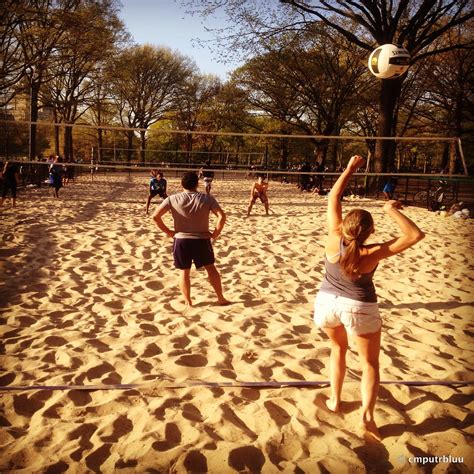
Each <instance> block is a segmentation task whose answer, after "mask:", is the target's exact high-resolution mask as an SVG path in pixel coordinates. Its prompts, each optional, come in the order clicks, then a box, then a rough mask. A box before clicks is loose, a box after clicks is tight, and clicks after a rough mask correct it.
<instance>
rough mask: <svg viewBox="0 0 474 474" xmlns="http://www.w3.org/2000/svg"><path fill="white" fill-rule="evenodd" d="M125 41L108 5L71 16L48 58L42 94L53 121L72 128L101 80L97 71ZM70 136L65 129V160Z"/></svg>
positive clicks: (83, 9) (69, 153)
mask: <svg viewBox="0 0 474 474" xmlns="http://www.w3.org/2000/svg"><path fill="white" fill-rule="evenodd" d="M78 38H80V41H78V40H77V39H78ZM125 38H126V35H125V34H124V32H123V24H122V22H121V21H120V20H119V18H118V17H117V15H116V11H115V9H114V7H113V5H111V4H110V2H108V1H102V2H94V3H91V4H86V5H81V6H80V7H79V8H78V9H77V10H76V11H75V12H74V15H73V16H72V17H71V18H70V20H69V21H68V23H67V24H65V25H64V32H63V35H62V37H61V39H60V41H59V42H58V43H57V45H56V51H55V53H54V54H53V55H52V56H51V59H50V67H49V69H48V72H49V74H50V76H51V78H50V80H49V81H48V82H46V83H45V84H44V87H43V88H42V93H41V98H42V100H43V103H44V104H45V105H48V106H50V107H53V108H54V111H55V116H56V121H59V122H63V123H64V124H74V123H75V122H76V121H77V120H78V119H79V118H80V117H81V116H82V115H83V114H84V113H85V112H86V111H87V109H88V108H89V107H90V106H91V105H92V103H93V91H94V89H95V84H94V81H95V80H97V79H99V80H100V76H99V75H98V70H99V69H100V67H101V65H102V64H103V63H104V62H105V60H106V59H107V57H108V56H109V55H110V54H111V53H112V51H113V48H114V46H115V45H116V44H118V43H119V42H121V41H123V40H124V39H125ZM72 132H73V129H72V127H69V126H67V125H66V126H65V128H64V156H65V159H66V160H69V159H72V158H73V133H72ZM56 147H57V148H59V147H58V145H56Z"/></svg>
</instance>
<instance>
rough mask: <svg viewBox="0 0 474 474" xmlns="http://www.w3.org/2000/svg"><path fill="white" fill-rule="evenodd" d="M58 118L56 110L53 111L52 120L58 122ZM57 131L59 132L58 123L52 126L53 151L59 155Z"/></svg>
mask: <svg viewBox="0 0 474 474" xmlns="http://www.w3.org/2000/svg"><path fill="white" fill-rule="evenodd" d="M58 121H59V118H58V113H57V112H56V110H55V111H54V122H55V123H58ZM59 132H60V127H59V125H55V126H54V153H55V154H56V155H59Z"/></svg>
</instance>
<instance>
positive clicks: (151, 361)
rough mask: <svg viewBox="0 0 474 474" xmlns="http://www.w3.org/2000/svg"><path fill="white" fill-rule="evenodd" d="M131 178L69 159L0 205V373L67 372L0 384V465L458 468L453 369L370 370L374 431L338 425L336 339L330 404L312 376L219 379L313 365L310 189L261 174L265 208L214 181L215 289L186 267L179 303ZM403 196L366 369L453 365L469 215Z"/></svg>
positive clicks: (322, 357) (313, 368)
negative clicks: (415, 203) (375, 344)
mask: <svg viewBox="0 0 474 474" xmlns="http://www.w3.org/2000/svg"><path fill="white" fill-rule="evenodd" d="M147 182H148V178H147V177H146V176H145V175H143V176H141V177H139V176H135V177H132V178H130V177H128V176H121V177H115V178H111V177H104V176H99V177H98V178H96V180H95V181H94V182H93V183H91V181H90V178H88V177H84V178H82V179H79V180H77V182H76V183H74V184H73V185H71V186H68V187H66V188H65V189H62V190H61V198H60V199H59V200H54V199H53V197H52V195H51V194H52V193H51V192H50V190H49V189H46V188H42V189H37V190H34V189H30V190H27V191H24V192H23V193H22V194H21V198H20V202H19V206H18V207H17V210H16V213H13V211H12V209H11V208H9V207H6V206H5V207H4V208H3V209H2V210H0V218H1V228H0V238H1V245H2V248H1V253H0V257H1V261H0V264H1V267H0V281H1V290H0V305H1V306H0V309H1V313H2V316H1V323H2V324H1V333H2V349H1V362H2V363H1V367H2V368H1V372H0V385H1V386H3V387H5V386H9V385H10V386H13V385H14V386H25V387H27V386H32V385H47V386H67V387H63V388H62V389H55V390H52V389H30V390H26V389H24V390H16V391H7V390H5V389H4V388H2V389H1V390H0V394H1V399H0V423H1V425H2V430H1V432H0V472H2V473H3V472H22V473H23V472H24V473H33V472H34V473H40V472H41V473H43V472H44V473H59V472H67V473H76V472H78V473H81V472H104V473H108V472H120V473H136V472H140V473H141V472H147V473H158V472H160V473H165V472H178V473H181V472H183V473H185V472H212V473H219V474H221V473H227V472H229V473H233V472H263V473H303V472H304V473H311V474H313V473H328V472H329V473H337V474H339V473H358V472H361V473H362V472H374V473H383V472H389V471H391V472H409V473H411V472H413V473H415V472H433V473H435V474H437V473H443V472H463V473H464V472H465V473H468V472H469V473H471V472H473V471H474V454H473V453H474V451H473V449H472V445H473V438H472V435H473V431H474V430H473V418H472V407H473V398H472V386H440V385H429V386H422V387H413V386H405V385H399V384H387V385H382V386H381V389H380V394H379V402H378V405H377V409H376V421H377V424H378V425H379V427H380V431H381V433H382V435H383V436H384V439H383V442H382V443H380V444H371V443H367V442H366V441H364V439H363V438H361V437H360V434H359V433H358V430H357V426H358V420H359V408H360V394H359V384H358V380H359V379H360V375H361V371H360V367H359V363H358V358H357V354H356V352H355V350H354V348H353V347H351V350H350V352H349V353H348V371H347V378H346V380H347V383H346V385H345V388H344V401H345V402H344V404H343V406H342V413H341V414H339V415H334V414H330V413H328V412H326V411H325V410H324V409H322V408H321V406H322V400H323V399H324V397H325V396H327V394H328V393H329V390H328V388H327V386H319V387H292V386H290V387H280V388H279V387H269V388H257V387H229V386H222V383H225V384H227V385H228V384H229V383H237V382H242V381H244V382H265V381H283V382H291V381H293V382H294V381H297V382H301V381H325V380H327V378H328V369H327V362H328V355H329V345H328V341H327V339H326V337H325V336H324V335H323V334H322V333H321V332H320V331H319V330H318V329H317V328H315V326H314V324H313V321H312V303H313V299H314V295H315V293H316V292H317V289H318V288H319V285H320V282H321V278H322V274H323V245H324V237H325V233H326V224H325V205H326V201H325V199H324V198H323V197H315V196H312V195H306V194H300V193H298V192H297V191H296V189H295V187H294V186H289V185H282V184H277V183H271V185H270V191H269V196H270V205H271V210H272V214H271V216H270V217H265V216H264V215H263V214H264V212H263V207H262V205H261V204H259V203H257V204H256V206H255V208H254V215H252V216H251V217H250V218H248V219H246V218H245V217H244V216H245V209H246V205H247V199H248V195H249V190H250V186H251V182H250V181H244V180H241V181H223V180H216V181H215V182H214V186H213V193H214V195H215V196H216V198H217V199H218V201H219V202H220V204H221V205H222V207H223V209H224V210H225V211H226V212H227V214H228V222H227V225H226V227H225V229H224V232H223V234H222V236H221V238H220V239H219V240H218V241H217V242H216V244H215V252H216V257H217V263H218V268H219V269H220V272H221V275H222V281H223V286H224V290H225V295H226V297H227V298H228V299H230V300H231V301H232V302H233V304H232V305H230V306H228V307H219V306H217V305H216V304H215V298H214V295H213V293H212V291H211V288H210V286H209V284H208V282H207V281H206V280H205V278H204V275H203V273H202V272H198V271H196V270H193V272H192V282H193V299H194V302H195V307H193V308H191V309H189V310H187V311H184V305H183V303H182V300H181V297H180V293H179V289H178V286H177V272H176V271H175V270H174V268H173V262H172V255H171V247H172V241H171V240H170V239H168V238H166V237H165V236H164V235H162V234H160V233H159V232H158V231H157V229H156V228H155V227H154V226H153V225H152V222H151V220H150V218H149V217H148V218H147V217H145V215H144V205H145V196H146V192H147ZM169 188H170V191H171V192H177V191H179V190H180V188H179V185H178V181H177V180H176V179H170V180H169ZM382 204H383V203H382V202H381V201H379V202H376V201H374V200H358V201H357V202H355V201H354V202H351V201H347V202H345V203H344V209H345V210H347V209H350V208H353V207H364V208H366V209H368V210H370V211H371V212H372V213H373V214H374V219H375V222H376V239H377V240H384V239H387V238H389V237H390V236H393V235H395V234H396V232H397V229H396V226H395V225H394V223H393V222H392V221H390V220H389V219H388V218H387V217H386V216H385V215H384V214H383V213H382ZM156 206H157V202H156V203H154V204H153V207H152V209H155V208H156ZM406 212H407V214H408V215H409V216H410V217H411V218H413V219H414V220H415V221H416V222H417V223H418V224H419V226H420V227H421V228H422V229H423V230H424V231H425V232H426V233H427V237H426V238H425V240H423V241H422V242H421V243H420V244H419V245H418V246H416V247H415V248H413V249H410V250H408V251H406V252H405V253H404V254H402V255H399V256H396V257H394V258H393V259H390V260H386V261H384V262H383V263H382V264H381V265H380V266H379V268H378V270H377V272H376V275H375V282H376V286H377V288H378V294H379V301H380V307H381V310H382V313H383V318H384V329H383V339H382V353H381V357H380V363H381V378H382V380H384V381H422V380H429V381H432V380H434V381H469V380H471V381H472V380H473V379H474V377H473V375H472V366H473V351H472V347H473V346H472V335H473V332H474V328H473V324H472V315H473V306H474V294H473V288H474V283H473V279H472V274H473V273H472V270H473V267H472V255H473V240H472V235H473V228H474V226H473V222H472V220H471V221H464V220H457V219H454V218H444V217H441V216H436V215H434V214H433V213H429V212H428V211H426V210H423V209H416V208H408V209H407V210H406ZM196 381H205V382H213V383H215V385H214V386H204V387H203V386H193V385H192V383H193V382H196ZM118 384H137V386H136V387H132V388H127V387H121V388H117V387H114V386H116V385H118ZM219 384H221V386H220V385H219ZM87 385H92V386H94V385H109V386H110V389H108V390H102V389H101V390H81V389H80V388H81V387H84V386H87ZM173 385H179V386H180V387H179V388H177V387H173ZM71 386H80V387H76V388H68V387H71ZM435 456H438V457H441V460H440V459H438V460H436V459H434V457H435ZM443 456H444V457H445V458H443ZM414 457H419V458H422V457H430V458H431V461H434V462H429V461H430V460H428V461H426V460H425V461H426V462H427V464H425V465H424V466H423V465H422V464H421V463H422V462H423V461H422V460H421V459H418V462H415V461H416V460H415V459H413V458H414ZM460 458H462V462H459V463H455V462H453V461H459V460H460Z"/></svg>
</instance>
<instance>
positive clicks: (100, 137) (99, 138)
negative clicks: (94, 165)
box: [97, 128, 104, 162]
mask: <svg viewBox="0 0 474 474" xmlns="http://www.w3.org/2000/svg"><path fill="white" fill-rule="evenodd" d="M103 146H104V131H103V130H102V129H101V128H98V129H97V160H98V161H99V162H101V161H103V160H102V159H103V150H102V147H103Z"/></svg>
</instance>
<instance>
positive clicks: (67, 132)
mask: <svg viewBox="0 0 474 474" xmlns="http://www.w3.org/2000/svg"><path fill="white" fill-rule="evenodd" d="M72 155H73V153H72V127H64V159H65V160H66V161H69V160H71V159H72Z"/></svg>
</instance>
